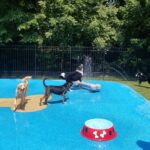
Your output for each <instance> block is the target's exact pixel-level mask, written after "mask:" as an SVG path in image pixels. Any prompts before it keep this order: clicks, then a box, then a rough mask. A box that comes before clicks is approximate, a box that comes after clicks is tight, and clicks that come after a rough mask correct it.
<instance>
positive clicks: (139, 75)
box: [135, 72, 150, 85]
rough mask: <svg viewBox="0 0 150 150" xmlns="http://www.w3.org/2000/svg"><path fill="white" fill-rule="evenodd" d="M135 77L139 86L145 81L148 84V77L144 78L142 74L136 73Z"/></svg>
mask: <svg viewBox="0 0 150 150" xmlns="http://www.w3.org/2000/svg"><path fill="white" fill-rule="evenodd" d="M135 77H136V78H137V80H138V83H139V85H140V84H141V83H142V82H144V81H147V82H148V83H149V84H150V76H146V75H144V74H143V73H142V72H138V73H136V75H135Z"/></svg>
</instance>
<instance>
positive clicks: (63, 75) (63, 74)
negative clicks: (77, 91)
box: [59, 72, 66, 80]
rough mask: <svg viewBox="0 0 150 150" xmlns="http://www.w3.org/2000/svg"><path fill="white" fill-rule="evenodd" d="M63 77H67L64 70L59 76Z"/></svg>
mask: <svg viewBox="0 0 150 150" xmlns="http://www.w3.org/2000/svg"><path fill="white" fill-rule="evenodd" d="M59 77H60V78H61V79H64V80H65V79H66V74H65V73H64V72H62V73H61V74H60V76H59Z"/></svg>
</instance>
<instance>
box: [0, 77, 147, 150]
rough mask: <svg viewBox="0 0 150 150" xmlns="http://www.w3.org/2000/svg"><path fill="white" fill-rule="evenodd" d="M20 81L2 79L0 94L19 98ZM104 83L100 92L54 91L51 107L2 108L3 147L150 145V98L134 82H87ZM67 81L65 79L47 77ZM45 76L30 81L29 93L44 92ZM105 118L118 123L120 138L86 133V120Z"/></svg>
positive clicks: (116, 149) (89, 149)
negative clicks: (21, 110)
mask: <svg viewBox="0 0 150 150" xmlns="http://www.w3.org/2000/svg"><path fill="white" fill-rule="evenodd" d="M19 82H20V80H15V79H1V80H0V89H1V91H0V98H7V97H8V98H11V97H15V89H16V85H17V84H18V83H19ZM85 82H88V83H96V84H100V85H102V89H101V90H100V92H95V93H91V92H89V91H87V90H84V89H74V90H71V91H69V92H68V93H67V94H66V97H67V98H68V99H67V101H66V103H65V104H62V103H61V101H60V100H61V96H58V95H53V98H52V100H51V103H50V104H49V106H48V107H47V108H46V109H44V110H41V111H37V112H32V113H19V112H15V113H14V112H12V111H11V110H10V109H9V108H2V107H1V108H0V150H10V149H11V150H50V149H52V150H84V149H85V150H120V149H121V150H142V149H144V150H149V149H150V103H149V102H148V101H147V100H146V99H144V97H142V96H141V95H139V94H138V93H136V92H135V91H134V90H133V89H131V88H130V87H128V86H126V85H124V84H120V83H116V82H106V81H96V80H93V81H90V80H88V81H85ZM46 83H47V84H52V85H61V84H63V83H64V81H61V80H51V81H50V80H47V82H46ZM43 91H44V88H43V85H42V80H30V81H29V89H28V95H35V94H43ZM94 118H103V119H107V120H110V121H111V122H113V124H114V127H115V130H116V132H117V137H116V138H115V139H113V140H110V141H103V142H96V141H91V140H88V139H86V138H84V137H82V136H81V135H80V130H81V129H82V127H83V125H84V123H85V121H87V120H89V119H94Z"/></svg>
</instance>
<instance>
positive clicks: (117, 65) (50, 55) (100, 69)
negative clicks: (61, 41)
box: [0, 45, 150, 80]
mask: <svg viewBox="0 0 150 150" xmlns="http://www.w3.org/2000/svg"><path fill="white" fill-rule="evenodd" d="M130 53H131V52H129V51H128V49H127V48H120V47H119V48H118V47H111V48H110V47H105V48H98V47H69V46H68V47H56V46H36V45H8V46H0V77H1V78H17V77H22V76H25V75H32V76H34V77H41V76H49V77H56V78H58V76H59V74H60V73H61V72H66V73H69V72H72V71H74V70H75V69H76V67H77V66H78V65H79V64H81V63H82V64H84V77H85V78H86V77H90V78H92V77H93V78H98V79H107V78H108V79H109V78H110V77H113V78H120V79H123V80H129V79H132V78H134V74H135V73H136V71H137V70H138V64H139V63H138V62H139V57H138V56H137V55H133V54H132V55H130ZM133 56H134V57H133ZM139 56H140V59H141V53H140V54H139ZM143 57H145V56H143ZM147 57H148V59H149V58H150V57H149V56H147ZM144 59H145V58H144Z"/></svg>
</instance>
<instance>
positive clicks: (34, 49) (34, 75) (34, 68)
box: [34, 45, 36, 77]
mask: <svg viewBox="0 0 150 150" xmlns="http://www.w3.org/2000/svg"><path fill="white" fill-rule="evenodd" d="M34 53H35V54H34V55H35V57H34V65H35V66H34V76H35V77H36V45H35V46H34Z"/></svg>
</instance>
